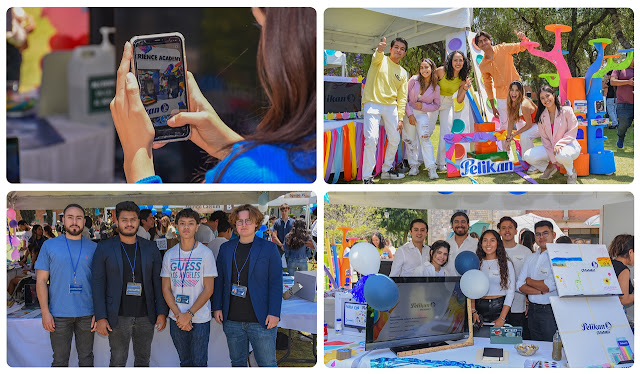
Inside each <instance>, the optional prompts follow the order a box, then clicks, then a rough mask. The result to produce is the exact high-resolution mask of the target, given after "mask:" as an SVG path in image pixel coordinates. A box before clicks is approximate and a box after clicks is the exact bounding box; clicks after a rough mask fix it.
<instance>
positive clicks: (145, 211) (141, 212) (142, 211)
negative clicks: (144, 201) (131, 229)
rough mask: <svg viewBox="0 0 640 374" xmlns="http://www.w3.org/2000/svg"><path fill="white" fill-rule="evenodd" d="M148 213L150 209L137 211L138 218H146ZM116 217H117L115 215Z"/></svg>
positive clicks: (149, 213)
mask: <svg viewBox="0 0 640 374" xmlns="http://www.w3.org/2000/svg"><path fill="white" fill-rule="evenodd" d="M150 215H151V209H142V210H141V211H140V213H138V218H140V220H146V219H147V218H149V216H150ZM116 219H118V218H117V217H116ZM196 221H198V222H200V219H197V220H196Z"/></svg>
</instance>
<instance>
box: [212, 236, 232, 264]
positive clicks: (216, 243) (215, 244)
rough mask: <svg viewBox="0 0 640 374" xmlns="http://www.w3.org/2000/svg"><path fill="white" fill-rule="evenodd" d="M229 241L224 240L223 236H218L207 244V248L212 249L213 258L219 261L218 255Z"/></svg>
mask: <svg viewBox="0 0 640 374" xmlns="http://www.w3.org/2000/svg"><path fill="white" fill-rule="evenodd" d="M228 241H229V239H227V238H224V237H222V236H218V237H216V238H215V239H213V240H212V241H211V242H210V243H209V244H207V247H209V249H211V251H212V252H213V257H215V259H216V260H217V259H218V253H219V252H220V246H221V245H222V244H224V243H226V242H228Z"/></svg>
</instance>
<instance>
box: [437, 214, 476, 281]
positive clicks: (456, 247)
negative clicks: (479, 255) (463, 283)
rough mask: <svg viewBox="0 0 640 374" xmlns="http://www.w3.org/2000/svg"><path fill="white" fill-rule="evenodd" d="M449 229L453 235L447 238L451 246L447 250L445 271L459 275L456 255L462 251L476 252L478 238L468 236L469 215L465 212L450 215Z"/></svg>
mask: <svg viewBox="0 0 640 374" xmlns="http://www.w3.org/2000/svg"><path fill="white" fill-rule="evenodd" d="M451 229H452V230H453V236H452V237H450V238H449V239H448V240H447V243H449V245H450V246H451V250H449V262H447V265H446V267H445V272H446V273H447V274H452V275H460V274H459V273H458V271H457V270H456V265H455V264H456V257H457V256H458V254H459V253H460V252H462V251H470V252H473V253H476V250H477V249H478V239H475V238H472V237H471V236H469V216H467V214H466V213H465V212H455V213H453V215H452V216H451Z"/></svg>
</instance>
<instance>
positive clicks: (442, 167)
mask: <svg viewBox="0 0 640 374" xmlns="http://www.w3.org/2000/svg"><path fill="white" fill-rule="evenodd" d="M438 171H447V166H446V165H445V166H442V165H440V166H438Z"/></svg>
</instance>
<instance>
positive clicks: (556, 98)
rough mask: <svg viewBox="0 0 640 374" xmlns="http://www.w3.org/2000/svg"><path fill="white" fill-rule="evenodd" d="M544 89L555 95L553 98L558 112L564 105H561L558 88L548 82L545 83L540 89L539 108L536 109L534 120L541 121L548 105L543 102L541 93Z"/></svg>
mask: <svg viewBox="0 0 640 374" xmlns="http://www.w3.org/2000/svg"><path fill="white" fill-rule="evenodd" d="M542 91H544V92H547V93H550V94H552V95H553V99H554V101H555V104H556V110H557V111H558V113H560V110H562V107H561V106H560V99H559V98H558V94H556V90H555V89H554V88H553V87H551V86H549V85H548V84H543V85H542V86H541V87H540V89H539V90H538V110H536V118H535V119H534V120H533V122H536V123H540V116H541V115H542V112H544V111H545V109H546V107H545V106H544V105H543V104H542V99H541V98H540V94H541V93H542ZM551 121H553V118H551Z"/></svg>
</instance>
